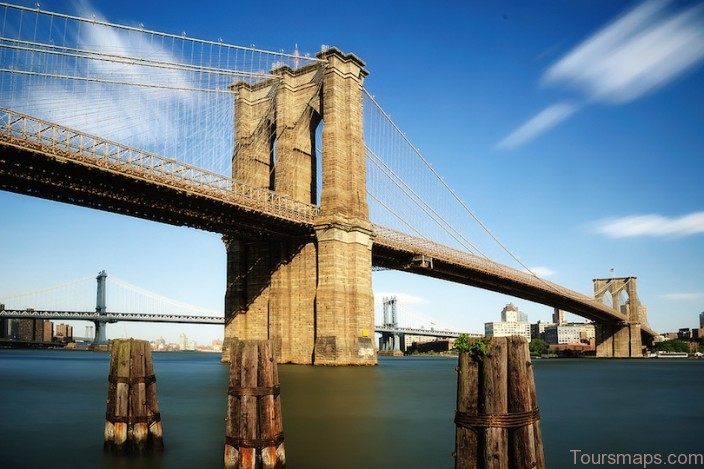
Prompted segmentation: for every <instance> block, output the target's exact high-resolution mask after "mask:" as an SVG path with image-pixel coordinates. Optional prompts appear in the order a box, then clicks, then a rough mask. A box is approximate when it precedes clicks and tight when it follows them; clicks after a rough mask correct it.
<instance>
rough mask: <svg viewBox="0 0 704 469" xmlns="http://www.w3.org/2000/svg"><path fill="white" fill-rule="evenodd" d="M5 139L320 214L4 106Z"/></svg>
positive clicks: (294, 212)
mask: <svg viewBox="0 0 704 469" xmlns="http://www.w3.org/2000/svg"><path fill="white" fill-rule="evenodd" d="M0 141H5V142H7V143H10V144H14V145H15V146H18V147H20V148H24V149H31V150H36V151H39V152H42V153H48V154H51V155H56V156H59V157H62V158H67V159H70V160H73V161H76V162H79V163H82V164H88V165H92V166H97V167H101V168H104V169H107V170H110V171H115V172H117V173H120V174H124V175H128V176H132V177H136V178H139V179H143V180H148V181H152V182H156V183H160V184H165V185H167V186H170V187H173V188H176V189H182V190H186V191H188V192H191V193H196V194H201V195H204V196H206V197H211V198H214V199H218V200H222V201H223V202H227V203H235V204H238V205H241V206H243V207H246V208H248V209H251V210H255V211H261V212H264V213H265V214H268V215H271V216H275V217H279V218H282V219H285V220H288V221H292V222H296V223H303V224H308V223H312V222H313V220H314V219H315V217H316V216H317V215H318V213H319V208H318V207H317V206H315V205H311V204H306V203H305V202H300V201H297V200H294V199H291V198H290V197H286V196H284V195H280V194H277V193H276V192H273V191H270V190H268V189H263V188H260V187H254V186H250V185H248V184H244V183H242V182H239V181H236V180H234V179H232V178H228V177H226V176H222V175H220V174H217V173H214V172H211V171H206V170H204V169H200V168H198V167H195V166H191V165H188V164H185V163H181V162H179V161H176V160H175V159H173V158H166V157H164V156H160V155H156V154H153V153H149V152H145V151H142V150H139V149H137V148H134V147H130V146H126V145H122V144H120V143H117V142H113V141H110V140H105V139H102V138H100V137H96V136H94V135H90V134H87V133H84V132H79V131H76V130H73V129H69V128H67V127H63V126H60V125H58V124H55V123H52V122H47V121H44V120H41V119H37V118H35V117H32V116H28V115H26V114H21V113H18V112H15V111H12V110H9V109H5V108H0Z"/></svg>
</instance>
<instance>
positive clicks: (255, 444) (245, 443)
mask: <svg viewBox="0 0 704 469" xmlns="http://www.w3.org/2000/svg"><path fill="white" fill-rule="evenodd" d="M283 442H284V434H283V432H282V433H279V434H277V435H274V437H272V438H235V437H230V436H226V437H225V443H226V444H228V445H230V446H233V447H235V448H264V447H267V446H274V447H276V446H279V445H280V444H281V443H283Z"/></svg>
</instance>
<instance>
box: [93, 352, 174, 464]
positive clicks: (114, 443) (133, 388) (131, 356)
mask: <svg viewBox="0 0 704 469" xmlns="http://www.w3.org/2000/svg"><path fill="white" fill-rule="evenodd" d="M106 407H107V408H106V411H105V432H104V441H105V443H104V447H105V449H106V450H110V451H132V450H135V451H138V452H143V451H145V450H156V451H160V450H162V449H163V448H164V442H163V435H162V429H161V416H160V414H159V403H158V399H157V396H156V378H155V376H154V367H153V364H152V352H151V348H150V346H149V342H147V341H146V340H134V339H118V340H114V341H113V343H112V350H111V353H110V373H109V375H108V399H107V406H106Z"/></svg>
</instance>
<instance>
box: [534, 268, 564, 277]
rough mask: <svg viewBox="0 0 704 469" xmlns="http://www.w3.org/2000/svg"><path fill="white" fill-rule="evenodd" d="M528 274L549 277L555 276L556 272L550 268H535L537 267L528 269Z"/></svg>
mask: <svg viewBox="0 0 704 469" xmlns="http://www.w3.org/2000/svg"><path fill="white" fill-rule="evenodd" d="M530 273H534V274H535V275H537V276H538V277H542V278H545V277H551V276H553V275H555V274H556V273H557V272H556V271H555V270H553V269H551V268H550V267H545V266H537V267H530Z"/></svg>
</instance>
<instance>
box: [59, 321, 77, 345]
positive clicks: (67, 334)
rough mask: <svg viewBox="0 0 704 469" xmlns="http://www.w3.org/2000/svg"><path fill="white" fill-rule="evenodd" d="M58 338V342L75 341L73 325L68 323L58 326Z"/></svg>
mask: <svg viewBox="0 0 704 469" xmlns="http://www.w3.org/2000/svg"><path fill="white" fill-rule="evenodd" d="M56 340H57V341H58V342H73V326H69V325H68V324H59V325H58V326H56Z"/></svg>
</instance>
